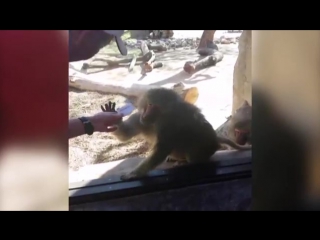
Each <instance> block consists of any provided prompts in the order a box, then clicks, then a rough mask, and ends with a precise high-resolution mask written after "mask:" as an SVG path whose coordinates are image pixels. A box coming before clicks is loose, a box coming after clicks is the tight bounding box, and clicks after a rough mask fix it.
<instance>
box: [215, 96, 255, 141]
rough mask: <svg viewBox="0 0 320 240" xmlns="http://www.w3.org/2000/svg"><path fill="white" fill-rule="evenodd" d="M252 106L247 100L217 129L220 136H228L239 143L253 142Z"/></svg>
mask: <svg viewBox="0 0 320 240" xmlns="http://www.w3.org/2000/svg"><path fill="white" fill-rule="evenodd" d="M251 122H252V107H251V106H250V105H249V103H248V102H247V101H244V102H243V104H242V105H241V106H240V107H239V108H238V109H237V110H236V111H235V113H234V114H233V115H232V116H230V117H228V118H227V121H226V122H225V123H224V124H222V125H221V126H220V127H219V128H217V129H216V133H217V135H218V136H220V137H226V138H229V139H230V140H232V141H234V142H235V143H237V144H239V145H244V144H251Z"/></svg>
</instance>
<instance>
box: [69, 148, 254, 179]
mask: <svg viewBox="0 0 320 240" xmlns="http://www.w3.org/2000/svg"><path fill="white" fill-rule="evenodd" d="M248 156H250V157H251V151H236V150H231V151H229V150H228V151H218V152H216V153H215V154H214V155H213V156H212V157H211V159H210V160H211V161H219V162H221V163H220V164H221V165H224V161H227V160H230V159H232V160H234V161H237V160H239V161H241V159H243V158H244V157H248ZM142 160H143V158H128V159H123V160H119V161H114V162H108V163H100V164H93V165H88V166H85V167H83V168H80V169H79V170H78V171H69V183H73V182H82V181H90V180H93V179H99V178H108V177H110V176H119V175H122V174H123V173H125V172H127V171H130V170H131V169H133V168H134V167H135V166H136V165H137V164H139V163H140V162H141V161H142ZM172 167H173V163H168V162H164V163H162V164H161V165H160V166H158V167H157V169H168V168H172Z"/></svg>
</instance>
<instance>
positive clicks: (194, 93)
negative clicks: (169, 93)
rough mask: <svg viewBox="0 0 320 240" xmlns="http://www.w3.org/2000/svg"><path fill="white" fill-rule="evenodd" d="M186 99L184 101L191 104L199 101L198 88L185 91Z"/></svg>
mask: <svg viewBox="0 0 320 240" xmlns="http://www.w3.org/2000/svg"><path fill="white" fill-rule="evenodd" d="M183 95H184V97H183V99H184V100H185V101H186V102H188V103H191V104H195V102H196V101H197V100H198V97H199V91H198V88H196V87H192V88H189V89H186V90H184V94H183Z"/></svg>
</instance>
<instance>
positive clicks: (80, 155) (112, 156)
mask: <svg viewBox="0 0 320 240" xmlns="http://www.w3.org/2000/svg"><path fill="white" fill-rule="evenodd" d="M126 100H127V99H126V98H125V97H123V96H120V95H112V94H104V93H97V92H80V91H77V90H75V89H70V90H69V117H70V118H74V117H79V116H90V115H93V114H95V113H97V112H99V111H101V108H100V106H101V105H104V104H105V103H108V102H109V101H112V102H115V103H116V107H122V106H124V105H125V104H126ZM124 119H126V118H124ZM147 149H148V147H147V144H146V143H145V142H144V141H143V139H140V138H136V139H133V140H131V141H129V142H127V143H121V142H119V141H118V140H117V139H116V138H115V137H114V136H113V135H112V134H110V133H94V134H93V135H92V136H87V135H84V136H80V137H77V138H74V139H71V140H69V167H70V169H72V170H78V169H79V167H83V166H85V165H88V164H96V163H104V162H110V161H115V160H120V159H124V158H129V157H137V156H139V157H144V156H145V154H146V151H147Z"/></svg>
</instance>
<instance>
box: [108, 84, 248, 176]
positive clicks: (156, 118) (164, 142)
mask: <svg viewBox="0 0 320 240" xmlns="http://www.w3.org/2000/svg"><path fill="white" fill-rule="evenodd" d="M106 108H108V106H106ZM105 110H108V109H105ZM113 134H114V135H115V136H116V137H117V138H118V139H119V140H120V141H127V140H129V139H131V138H132V137H134V136H137V135H139V134H142V135H143V137H144V138H145V139H146V140H147V141H148V142H149V143H150V144H151V146H152V153H151V154H150V156H148V157H147V158H146V159H144V160H143V161H142V162H141V163H140V164H139V165H138V166H137V167H136V168H135V169H134V170H133V171H131V172H130V173H127V174H125V175H122V176H121V179H122V180H129V179H134V178H138V177H142V176H144V175H146V174H147V173H148V172H149V171H150V170H152V169H154V168H156V167H157V166H158V165H160V164H161V163H162V162H164V161H165V160H166V159H167V157H170V158H171V157H172V158H173V159H175V158H183V159H185V160H186V161H187V162H188V163H202V162H207V161H209V159H210V157H211V156H212V155H213V154H214V153H215V152H216V151H217V150H218V149H219V148H220V144H227V145H230V146H232V147H233V148H235V149H238V150H248V149H251V147H250V146H240V145H238V144H236V143H234V142H232V141H231V140H230V139H227V138H223V137H218V136H217V135H216V132H215V131H214V129H213V127H212V126H211V124H210V123H209V122H208V121H207V120H206V119H205V117H204V115H203V114H202V113H201V111H200V109H199V108H197V107H196V106H194V105H192V104H190V103H188V102H186V101H184V99H183V98H182V97H181V96H180V95H179V94H177V93H176V92H175V91H174V90H171V89H165V88H155V89H151V90H148V91H147V92H146V93H145V94H144V95H143V96H142V97H141V98H140V99H139V102H138V112H137V113H134V114H132V115H131V116H130V117H129V118H128V119H127V120H125V121H123V122H122V123H120V124H119V125H118V129H117V130H116V131H115V132H113Z"/></svg>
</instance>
